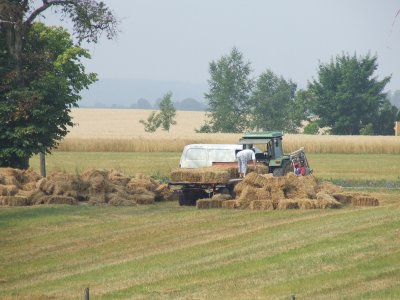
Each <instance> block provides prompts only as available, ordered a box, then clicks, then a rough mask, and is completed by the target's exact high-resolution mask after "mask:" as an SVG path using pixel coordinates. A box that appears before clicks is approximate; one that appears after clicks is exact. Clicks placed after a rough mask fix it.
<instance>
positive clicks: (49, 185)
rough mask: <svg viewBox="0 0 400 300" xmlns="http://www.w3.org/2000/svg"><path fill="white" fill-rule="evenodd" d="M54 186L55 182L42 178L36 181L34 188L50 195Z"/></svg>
mask: <svg viewBox="0 0 400 300" xmlns="http://www.w3.org/2000/svg"><path fill="white" fill-rule="evenodd" d="M55 187H56V185H55V183H54V182H53V181H52V180H49V179H47V178H42V179H40V180H39V181H38V182H36V188H38V189H39V190H41V191H42V192H44V193H45V194H46V195H52V194H53V192H54V189H55Z"/></svg>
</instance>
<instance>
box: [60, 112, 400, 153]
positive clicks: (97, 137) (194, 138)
mask: <svg viewBox="0 0 400 300" xmlns="http://www.w3.org/2000/svg"><path fill="white" fill-rule="evenodd" d="M151 112H152V110H141V109H100V108H90V109H89V108H77V109H72V112H71V115H72V118H73V122H74V123H75V124H76V125H75V126H74V127H72V128H71V129H70V132H69V134H68V135H67V136H66V138H65V139H64V140H63V141H62V142H61V143H60V145H59V148H58V150H59V151H90V152H95V151H96V152H181V151H182V149H183V147H184V146H185V145H187V144H193V143H229V144H235V143H237V142H238V141H239V138H240V137H241V134H225V133H224V134H221V133H220V134H215V133H213V134H205V133H196V132H195V129H197V128H200V126H201V125H202V124H204V123H205V122H207V118H206V115H205V113H204V112H188V111H178V112H177V114H176V121H177V124H176V125H175V126H172V127H171V129H170V131H169V132H167V131H163V130H161V129H159V130H157V131H156V132H154V133H148V132H145V131H144V128H143V125H142V124H140V123H139V120H140V119H147V117H148V116H149V114H150V113H151ZM278 130H279V129H278ZM300 147H304V148H305V150H306V151H307V152H308V153H370V154H381V153H382V154H400V136H397V137H396V136H330V135H318V136H314V135H303V134H286V135H285V136H284V151H285V152H291V151H294V150H297V149H299V148H300Z"/></svg>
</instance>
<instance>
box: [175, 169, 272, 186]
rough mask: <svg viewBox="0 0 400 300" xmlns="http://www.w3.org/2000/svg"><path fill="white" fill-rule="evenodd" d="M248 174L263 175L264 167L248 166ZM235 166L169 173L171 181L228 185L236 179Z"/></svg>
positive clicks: (236, 170)
mask: <svg viewBox="0 0 400 300" xmlns="http://www.w3.org/2000/svg"><path fill="white" fill-rule="evenodd" d="M248 169H249V171H250V172H255V173H259V174H261V173H263V172H264V173H265V172H266V171H267V168H266V167H265V166H256V169H254V167H253V166H249V168H248ZM238 177H239V173H238V167H237V166H214V167H205V168H198V169H176V170H174V171H172V172H171V181H173V182H190V183H228V181H229V180H230V179H233V178H238Z"/></svg>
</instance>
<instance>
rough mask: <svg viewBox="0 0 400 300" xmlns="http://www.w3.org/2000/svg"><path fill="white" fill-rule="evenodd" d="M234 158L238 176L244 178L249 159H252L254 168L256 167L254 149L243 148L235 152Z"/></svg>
mask: <svg viewBox="0 0 400 300" xmlns="http://www.w3.org/2000/svg"><path fill="white" fill-rule="evenodd" d="M236 159H237V161H238V168H239V177H240V178H244V177H245V176H246V172H247V163H248V162H249V161H251V160H252V161H253V165H254V170H255V169H256V155H255V149H254V148H251V149H244V150H242V151H239V152H238V153H237V154H236Z"/></svg>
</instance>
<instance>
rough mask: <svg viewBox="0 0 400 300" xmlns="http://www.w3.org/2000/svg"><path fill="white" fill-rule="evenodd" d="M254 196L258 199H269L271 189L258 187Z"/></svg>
mask: <svg viewBox="0 0 400 300" xmlns="http://www.w3.org/2000/svg"><path fill="white" fill-rule="evenodd" d="M256 197H257V199H258V200H271V199H272V198H271V191H269V190H265V189H263V188H258V189H257V190H256Z"/></svg>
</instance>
